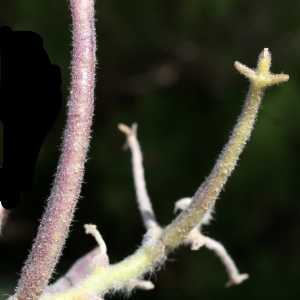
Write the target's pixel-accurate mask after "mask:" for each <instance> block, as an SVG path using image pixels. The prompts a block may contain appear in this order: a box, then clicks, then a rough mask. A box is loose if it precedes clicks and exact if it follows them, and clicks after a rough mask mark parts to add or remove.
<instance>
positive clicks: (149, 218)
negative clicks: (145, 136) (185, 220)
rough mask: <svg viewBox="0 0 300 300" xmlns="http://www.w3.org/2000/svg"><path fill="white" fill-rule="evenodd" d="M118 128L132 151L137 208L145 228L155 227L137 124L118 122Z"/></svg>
mask: <svg viewBox="0 0 300 300" xmlns="http://www.w3.org/2000/svg"><path fill="white" fill-rule="evenodd" d="M118 128H119V130H120V131H122V132H123V133H125V134H126V137H127V143H128V146H129V148H130V150H131V153H132V167H133V178H134V185H135V190H136V196H137V202H138V206H139V210H140V212H141V215H142V218H143V221H144V224H145V227H146V228H147V229H149V228H152V227H157V226H158V224H157V221H156V218H155V215H154V212H153V209H152V205H151V201H150V198H149V196H148V193H147V189H146V182H145V176H144V168H143V156H142V151H141V148H140V144H139V142H138V140H137V124H136V123H134V124H132V126H131V128H130V127H128V126H126V125H124V124H119V125H118Z"/></svg>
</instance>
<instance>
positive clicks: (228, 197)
mask: <svg viewBox="0 0 300 300" xmlns="http://www.w3.org/2000/svg"><path fill="white" fill-rule="evenodd" d="M96 10H97V13H96V18H97V23H96V27H97V39H98V50H97V58H98V69H97V86H96V103H95V117H94V124H93V139H92V143H91V150H90V153H89V161H88V163H87V167H86V175H85V182H86V183H85V184H84V186H83V190H82V198H81V200H80V202H79V205H78V209H77V211H76V214H75V221H74V222H73V226H72V230H71V233H70V236H69V238H68V240H67V243H66V248H65V250H64V252H63V256H62V258H61V260H60V262H59V264H58V266H57V272H56V274H55V275H54V278H58V277H59V276H60V275H61V274H63V273H64V272H66V270H67V269H68V268H69V267H70V266H71V265H72V263H73V262H74V261H75V260H76V259H77V258H79V257H80V256H82V255H83V254H85V253H86V252H88V251H89V250H91V249H92V248H93V247H95V246H96V243H95V241H94V240H93V238H92V237H91V236H87V235H85V233H84V228H83V225H84V224H85V223H94V224H97V226H98V229H99V230H100V232H101V234H102V235H103V237H104V239H105V241H106V243H107V247H108V254H109V256H110V261H111V263H115V262H117V261H119V260H121V259H122V258H124V257H126V256H127V255H129V254H131V253H132V252H133V251H134V250H135V249H136V248H137V246H138V245H139V244H140V242H141V238H142V235H143V233H144V228H143V224H142V222H141V219H140V216H139V213H138V211H137V207H136V203H135V193H134V189H133V183H132V171H131V165H130V153H129V152H128V151H127V152H124V151H122V149H121V148H122V145H123V144H124V142H125V137H124V135H123V134H122V133H120V132H118V130H117V124H118V123H120V122H122V123H125V124H128V125H130V124H131V123H133V122H138V124H139V131H138V134H139V140H140V142H141V146H142V150H143V153H144V165H145V170H146V180H147V187H148V191H149V194H150V197H151V199H152V201H153V206H154V209H155V211H156V214H157V218H158V220H159V222H160V223H161V224H163V225H167V224H168V223H169V222H170V221H171V220H172V218H173V207H174V202H175V201H176V200H178V199H180V198H182V197H187V196H192V195H193V194H194V192H195V191H196V189H197V188H198V186H199V185H200V183H201V182H202V181H203V180H204V178H205V176H207V175H208V174H209V172H210V170H211V168H212V167H213V165H214V162H215V160H216V158H217V157H218V155H219V153H220V151H221V149H222V147H223V145H224V144H225V143H226V142H227V139H228V136H229V133H230V131H231V130H232V128H233V125H234V123H235V121H236V119H237V116H238V114H239V113H240V110H241V107H242V104H243V100H244V98H245V95H246V92H247V89H248V82H247V81H246V80H245V78H243V76H241V75H239V74H238V73H237V71H236V70H235V69H234V67H233V63H234V61H236V60H238V61H240V62H242V63H244V64H246V65H248V66H249V67H255V66H256V61H257V56H258V54H259V53H260V52H261V51H262V49H263V48H264V47H269V48H270V50H271V52H272V54H273V66H272V71H273V72H275V73H280V72H285V73H286V74H289V75H290V80H289V82H288V83H285V84H284V85H281V86H275V87H273V88H271V89H270V90H267V92H266V95H265V98H264V100H263V105H262V109H261V110H260V112H259V116H258V121H257V124H256V126H255V129H254V131H253V135H252V137H251V140H250V142H249V144H248V145H247V147H246V149H245V151H244V152H243V154H242V156H241V159H240V161H239V166H238V167H237V169H236V170H235V171H234V173H233V175H232V177H231V178H230V179H229V182H228V184H227V185H226V188H225V191H223V192H222V193H221V196H220V199H219V200H218V201H217V205H216V213H215V220H214V221H213V222H212V223H211V225H210V226H207V227H206V228H205V230H204V232H205V233H206V234H208V235H209V236H211V237H212V238H214V239H216V240H219V241H222V243H223V244H224V246H225V247H226V248H227V250H228V251H229V253H230V254H231V255H232V257H233V258H234V260H235V262H236V264H237V266H238V268H239V269H240V271H241V272H247V273H249V274H250V279H249V280H247V281H246V282H244V283H243V284H241V285H240V286H235V287H231V288H225V287H224V284H225V283H226V281H227V274H226V271H225V268H224V267H223V265H222V264H221V262H220V261H219V259H218V258H217V257H216V256H215V255H214V253H212V252H210V251H208V250H206V249H204V248H203V249H200V251H196V252H192V251H190V250H189V249H188V247H181V248H180V249H178V250H176V251H175V253H173V254H172V255H171V256H170V260H169V261H167V263H166V265H165V266H164V267H163V268H162V269H161V270H160V271H159V272H158V273H157V275H156V276H155V277H153V278H152V280H153V281H154V283H155V286H156V287H155V289H154V290H152V291H139V290H138V291H135V292H134V293H133V295H132V296H131V299H157V300H160V299H173V300H177V299H178V300H179V299H209V300H210V299H211V300H214V299H245V300H248V299H251V300H252V299H300V289H299V279H300V275H299V272H300V238H299V236H300V222H299V217H300V190H299V179H300V172H299V167H300V101H299V96H300V84H299V82H300V18H299V11H300V2H299V1H296V0H286V1H283V0H281V1H279V0H263V1H261V0H253V1H243V0H222V1H217V0H209V1H200V0H197V1H195V0H184V1H183V0H181V1H176V0H174V1H170V0H150V1H128V0H101V1H100V0H98V1H97V2H96ZM70 24H71V19H70V11H69V9H68V3H67V1H59V0H44V1H39V0H27V1H24V0H1V3H0V26H1V25H9V26H11V27H12V28H13V29H14V30H31V31H35V32H37V33H39V34H40V35H41V36H42V37H43V39H44V46H45V49H46V50H47V52H48V54H49V56H50V58H51V61H52V63H55V64H58V65H59V66H60V67H61V69H62V74H63V94H64V109H63V111H62V112H61V114H60V116H59V119H58V120H57V122H56V123H55V125H54V127H53V128H52V130H51V132H50V134H49V135H48V137H47V139H46V141H45V143H44V145H43V148H42V150H41V153H40V156H39V159H38V162H37V165H36V171H35V179H34V180H35V182H34V184H35V186H34V189H33V190H32V191H31V192H30V193H24V194H23V195H22V203H21V205H20V206H19V207H18V208H17V209H14V210H13V211H12V212H11V214H10V217H9V219H8V221H7V223H6V226H5V227H4V230H3V235H2V237H1V240H0V261H1V262H0V295H1V296H0V299H1V300H2V299H6V297H4V296H2V295H3V294H12V292H13V288H14V287H15V285H16V282H17V280H18V277H19V275H18V274H19V272H20V270H21V267H22V264H23V262H24V260H25V259H26V257H27V254H28V251H29V249H30V247H31V243H32V240H33V238H34V237H35V234H36V230H37V227H38V224H39V219H40V218H41V215H42V212H43V208H44V206H45V199H46V198H47V196H48V195H49V189H50V186H51V182H52V179H53V174H54V172H55V168H56V163H57V160H58V156H59V145H60V139H61V138H60V137H61V134H62V131H63V127H64V124H65V104H66V99H67V95H68V88H69V86H70V82H69V78H70V75H69V71H70V70H69V64H70V50H71V27H70ZM16 88H18V87H16ZM41 101H42V99H41ZM1 131H2V130H1ZM1 134H2V133H1ZM0 148H1V150H0V151H2V147H0ZM0 154H1V156H2V153H0ZM106 298H111V299H121V298H123V296H120V295H114V296H112V297H108V296H107V297H106Z"/></svg>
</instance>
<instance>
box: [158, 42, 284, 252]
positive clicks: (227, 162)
mask: <svg viewBox="0 0 300 300" xmlns="http://www.w3.org/2000/svg"><path fill="white" fill-rule="evenodd" d="M270 65H271V54H270V52H269V50H268V49H267V48H265V49H264V50H263V51H262V53H261V54H260V56H259V59H258V66H257V69H256V70H255V71H254V70H252V69H249V68H248V67H246V66H244V65H242V64H240V63H238V62H236V63H235V67H236V68H237V69H238V71H239V72H241V73H242V74H243V75H245V76H246V77H248V78H249V80H250V82H251V85H250V90H249V93H248V95H247V98H246V102H245V104H244V108H243V111H242V114H241V116H240V117H239V119H238V122H237V125H236V127H235V128H234V130H233V133H232V135H231V137H230V139H229V142H228V144H227V145H226V146H225V148H224V149H223V151H222V153H221V155H220V157H219V159H218V161H217V163H216V165H215V167H214V168H213V170H212V172H211V173H210V175H209V176H208V178H207V179H206V180H205V182H204V183H203V184H202V185H201V186H200V188H199V189H198V191H197V192H196V194H195V196H194V197H193V201H192V203H191V205H190V206H189V208H188V209H187V210H185V211H184V212H182V213H181V214H180V215H179V216H178V217H177V218H176V219H175V220H174V221H173V222H172V224H171V225H169V226H168V227H167V228H166V229H165V231H164V236H163V243H164V244H165V245H166V246H167V247H169V248H170V249H172V248H175V247H177V246H178V245H180V244H181V243H182V242H183V240H184V239H185V238H186V236H187V235H188V233H189V232H190V231H191V230H192V229H193V228H194V227H196V226H197V224H199V223H200V222H201V219H202V218H203V216H204V215H205V213H206V212H207V211H208V210H209V209H211V208H212V207H213V205H214V202H215V200H216V199H217V197H218V196H219V193H220V191H221V190H222V188H223V186H224V185H225V183H226V181H227V179H228V177H229V175H230V174H231V172H232V171H233V169H234V167H235V165H236V163H237V160H238V158H239V156H240V154H241V152H242V150H243V148H244V146H245V144H246V142H247V141H248V140H249V138H250V133H251V131H252V129H253V124H254V122H255V119H256V116H257V113H258V109H259V106H260V102H261V99H262V96H263V93H264V90H265V89H266V88H267V87H268V86H270V85H273V84H277V83H280V82H284V81H287V80H288V79H289V76H288V75H284V74H279V75H274V74H271V73H270V72H269V70H270Z"/></svg>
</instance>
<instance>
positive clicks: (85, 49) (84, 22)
mask: <svg viewBox="0 0 300 300" xmlns="http://www.w3.org/2000/svg"><path fill="white" fill-rule="evenodd" d="M70 7H71V12H72V20H73V53H72V83H71V91H70V98H69V101H68V117H67V125H66V129H65V132H64V137H63V143H62V154H61V156H60V160H59V164H58V169H57V173H56V176H55V179H54V184H53V188H52V190H51V194H50V196H49V199H48V201H47V207H46V211H45V213H44V215H43V218H42V222H41V225H40V227H39V230H38V235H37V237H36V240H35V242H34V244H33V247H32V250H31V253H30V255H29V257H28V259H27V261H26V263H25V265H24V267H23V269H22V273H21V278H20V280H19V283H18V287H17V294H16V298H17V299H18V300H35V299H37V298H38V297H39V296H40V295H41V294H42V292H43V291H44V289H45V287H46V286H47V284H48V281H49V279H50V278H51V275H52V273H53V271H54V268H55V266H56V264H57V262H58V259H59V257H60V255H61V252H62V248H63V245H64V243H65V240H66V238H67V236H68V232H69V227H70V223H71V221H72V218H73V213H74V209H75V206H76V203H77V200H78V197H79V194H80V189H81V184H82V178H83V173H84V163H85V161H86V154H87V149H88V146H89V140H90V127H91V123H92V115H93V106H94V105H93V102H94V83H95V82H94V77H95V75H94V74H95V64H96V58H95V51H96V39H95V29H94V1H93V0H71V1H70Z"/></svg>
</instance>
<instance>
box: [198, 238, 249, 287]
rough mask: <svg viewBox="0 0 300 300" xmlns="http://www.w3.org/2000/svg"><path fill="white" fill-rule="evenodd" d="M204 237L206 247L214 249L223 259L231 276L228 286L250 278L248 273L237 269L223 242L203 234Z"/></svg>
mask: <svg viewBox="0 0 300 300" xmlns="http://www.w3.org/2000/svg"><path fill="white" fill-rule="evenodd" d="M203 238H204V245H205V247H206V248H208V249H210V250H212V251H214V252H215V253H216V254H217V255H218V256H219V258H220V259H221V261H222V262H223V264H224V265H225V267H226V269H227V272H228V275H229V278H230V280H229V281H228V282H227V283H226V286H227V287H229V286H231V285H235V284H240V283H241V282H243V281H244V280H246V279H248V278H249V275H248V274H246V273H245V274H240V273H239V270H238V269H237V267H236V265H235V263H234V261H233V260H232V258H231V257H230V256H229V254H228V253H227V251H226V249H225V248H224V246H223V245H222V244H221V243H219V242H217V241H215V240H213V239H211V238H210V237H208V236H203Z"/></svg>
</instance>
